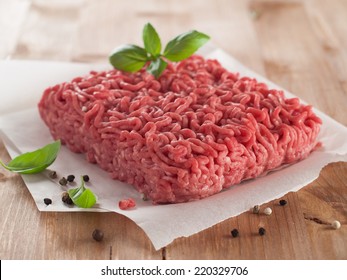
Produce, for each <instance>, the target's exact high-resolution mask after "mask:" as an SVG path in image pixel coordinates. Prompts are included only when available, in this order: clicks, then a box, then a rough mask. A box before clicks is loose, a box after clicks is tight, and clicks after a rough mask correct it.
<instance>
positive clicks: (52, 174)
mask: <svg viewBox="0 0 347 280" xmlns="http://www.w3.org/2000/svg"><path fill="white" fill-rule="evenodd" d="M48 176H49V178H51V179H56V178H57V172H55V171H51V172H49V175H48Z"/></svg>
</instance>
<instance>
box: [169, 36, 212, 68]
mask: <svg viewBox="0 0 347 280" xmlns="http://www.w3.org/2000/svg"><path fill="white" fill-rule="evenodd" d="M209 39H210V37H209V36H207V35H206V34H203V33H201V32H198V31H195V30H193V31H189V32H186V33H183V34H181V35H178V36H177V37H176V38H174V39H172V40H171V41H170V42H169V43H168V44H167V45H166V47H165V50H164V54H163V55H164V56H165V57H166V58H167V59H169V60H171V61H181V60H183V59H186V58H188V57H190V56H191V55H192V54H193V53H195V52H196V51H197V50H198V49H199V48H200V47H201V46H202V45H204V44H205V43H206V42H207V41H208V40H209Z"/></svg>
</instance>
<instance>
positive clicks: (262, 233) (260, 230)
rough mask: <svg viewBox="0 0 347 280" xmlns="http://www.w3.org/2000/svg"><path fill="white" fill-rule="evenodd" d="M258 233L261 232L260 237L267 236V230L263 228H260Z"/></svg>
mask: <svg viewBox="0 0 347 280" xmlns="http://www.w3.org/2000/svg"><path fill="white" fill-rule="evenodd" d="M258 232H259V235H265V232H266V230H265V228H263V227H261V228H259V231H258Z"/></svg>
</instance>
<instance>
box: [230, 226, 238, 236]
mask: <svg viewBox="0 0 347 280" xmlns="http://www.w3.org/2000/svg"><path fill="white" fill-rule="evenodd" d="M231 236H232V237H234V238H235V237H238V236H239V231H238V230H237V229H236V228H234V229H233V230H232V231H231Z"/></svg>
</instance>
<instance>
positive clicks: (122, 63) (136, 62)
mask: <svg viewBox="0 0 347 280" xmlns="http://www.w3.org/2000/svg"><path fill="white" fill-rule="evenodd" d="M147 59H148V56H147V52H146V51H145V49H143V48H140V47H138V46H135V45H122V46H120V47H118V48H116V49H115V50H113V52H112V53H111V55H110V56H109V60H110V63H111V64H112V65H113V67H114V68H117V69H119V70H122V71H126V72H136V71H138V70H140V69H141V68H142V67H143V66H144V65H145V63H146V61H147Z"/></svg>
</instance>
